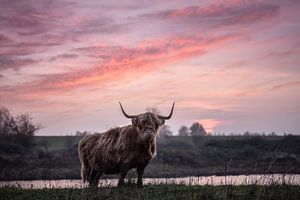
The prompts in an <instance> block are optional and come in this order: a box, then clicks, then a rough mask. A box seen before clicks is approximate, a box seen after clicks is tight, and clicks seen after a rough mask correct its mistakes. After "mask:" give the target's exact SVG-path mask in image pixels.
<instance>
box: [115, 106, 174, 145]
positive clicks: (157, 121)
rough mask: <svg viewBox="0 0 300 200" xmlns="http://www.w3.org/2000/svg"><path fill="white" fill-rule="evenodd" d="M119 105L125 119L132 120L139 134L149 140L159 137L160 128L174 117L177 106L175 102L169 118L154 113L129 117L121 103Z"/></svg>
mask: <svg viewBox="0 0 300 200" xmlns="http://www.w3.org/2000/svg"><path fill="white" fill-rule="evenodd" d="M119 103H120V107H121V110H122V112H123V114H124V115H125V117H127V118H130V119H131V120H132V125H133V126H134V127H135V128H137V130H138V132H139V133H141V134H143V135H144V136H145V137H148V138H149V139H151V138H154V137H155V136H156V135H157V131H158V128H159V127H160V126H162V125H164V123H165V120H168V119H170V118H171V117H172V115H173V110H174V106H175V102H174V103H173V106H172V109H171V112H170V114H169V115H168V116H162V115H157V114H154V113H152V112H145V113H143V114H139V115H128V114H127V113H126V112H125V111H124V109H123V107H122V104H121V102H119Z"/></svg>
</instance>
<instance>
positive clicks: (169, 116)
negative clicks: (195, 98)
mask: <svg viewBox="0 0 300 200" xmlns="http://www.w3.org/2000/svg"><path fill="white" fill-rule="evenodd" d="M174 106H175V102H174V103H173V106H172V109H171V112H170V114H169V115H168V116H162V115H157V117H158V118H159V119H170V118H171V117H172V115H173V110H174Z"/></svg>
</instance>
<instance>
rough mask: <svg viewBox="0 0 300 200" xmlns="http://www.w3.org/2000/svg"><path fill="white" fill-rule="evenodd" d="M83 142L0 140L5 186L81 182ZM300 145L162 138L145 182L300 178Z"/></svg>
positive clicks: (258, 139)
mask: <svg viewBox="0 0 300 200" xmlns="http://www.w3.org/2000/svg"><path fill="white" fill-rule="evenodd" d="M79 140H80V137H72V136H64V137H59V136H52V137H33V138H31V141H27V142H26V143H24V142H23V143H22V140H21V142H20V140H19V139H18V138H0V180H35V179H80V162H79V160H78V156H77V144H78V141H79ZM299 144H300V137H299V136H286V137H283V136H204V137H179V136H174V137H164V138H159V140H158V142H157V156H156V158H155V159H154V160H152V161H151V163H150V164H149V165H148V166H147V168H146V170H145V177H183V176H201V175H224V174H260V173H300V168H299V166H300V145H299ZM135 176H136V175H135V172H134V171H132V172H130V173H129V177H135Z"/></svg>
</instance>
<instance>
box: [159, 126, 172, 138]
mask: <svg viewBox="0 0 300 200" xmlns="http://www.w3.org/2000/svg"><path fill="white" fill-rule="evenodd" d="M159 135H160V136H172V135H173V133H172V131H171V130H170V127H169V126H167V125H163V126H162V127H161V128H160V129H159Z"/></svg>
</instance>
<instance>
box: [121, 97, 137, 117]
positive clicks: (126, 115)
mask: <svg viewBox="0 0 300 200" xmlns="http://www.w3.org/2000/svg"><path fill="white" fill-rule="evenodd" d="M119 104H120V107H121V110H122V113H123V114H124V115H125V117H127V118H130V119H132V118H135V117H136V115H128V114H127V113H126V112H125V111H124V109H123V106H122V104H121V102H120V101H119Z"/></svg>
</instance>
